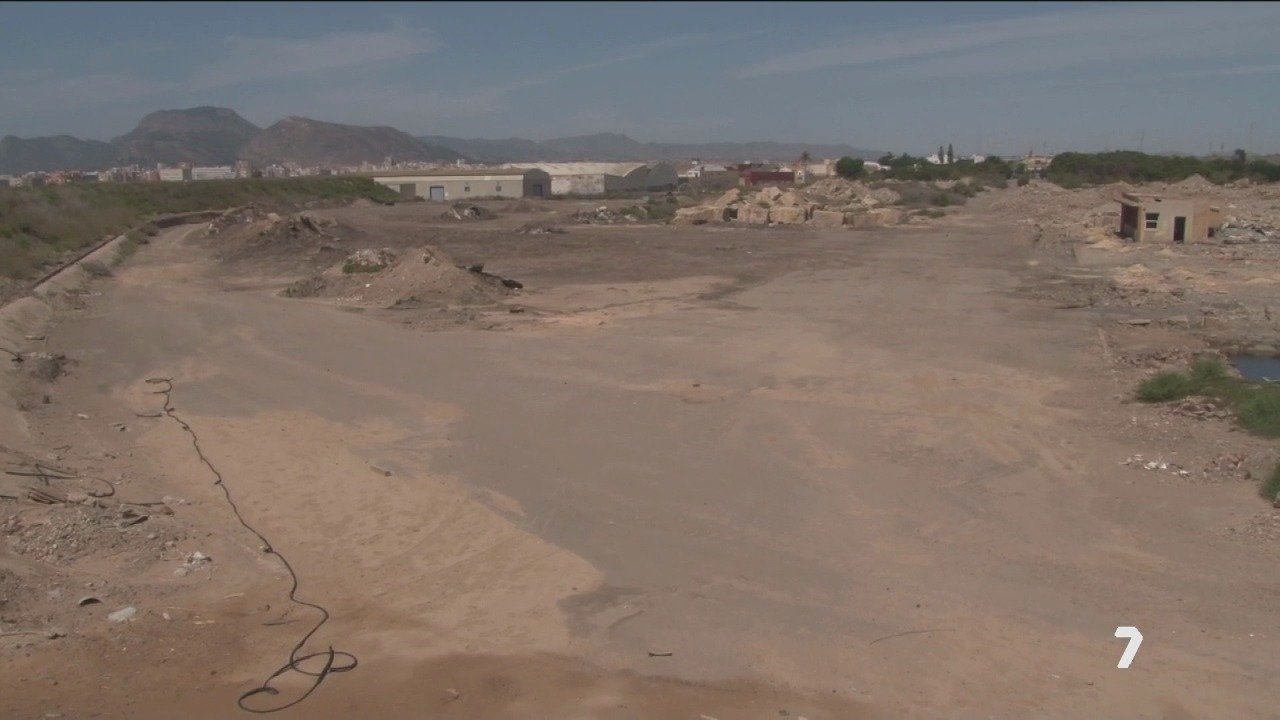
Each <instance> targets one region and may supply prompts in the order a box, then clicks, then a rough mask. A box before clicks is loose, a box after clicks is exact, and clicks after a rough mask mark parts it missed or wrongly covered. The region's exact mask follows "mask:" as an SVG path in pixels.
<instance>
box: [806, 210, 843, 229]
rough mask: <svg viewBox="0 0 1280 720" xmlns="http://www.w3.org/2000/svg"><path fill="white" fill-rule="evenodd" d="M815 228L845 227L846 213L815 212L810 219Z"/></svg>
mask: <svg viewBox="0 0 1280 720" xmlns="http://www.w3.org/2000/svg"><path fill="white" fill-rule="evenodd" d="M809 222H811V223H813V225H814V227H822V228H837V227H843V226H844V213H842V212H837V211H835V210H814V211H813V215H811V216H810V217H809Z"/></svg>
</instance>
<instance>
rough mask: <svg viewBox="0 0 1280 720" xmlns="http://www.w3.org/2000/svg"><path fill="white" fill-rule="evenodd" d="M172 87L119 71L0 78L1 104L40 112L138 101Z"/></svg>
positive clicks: (20, 75) (35, 74)
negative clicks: (58, 76)
mask: <svg viewBox="0 0 1280 720" xmlns="http://www.w3.org/2000/svg"><path fill="white" fill-rule="evenodd" d="M173 88H174V85H173V84H172V83H168V82H162V81H155V80H147V79H144V78H139V77H135V76H132V75H125V74H118V73H92V74H89V75H78V76H74V77H66V78H57V77H52V76H50V75H49V74H48V73H13V74H12V75H10V76H8V77H6V78H3V79H0V104H3V105H6V106H10V107H19V106H22V107H32V108H39V109H40V110H41V111H47V110H67V109H71V108H77V107H82V106H92V105H99V104H103V103H113V102H122V101H129V100H137V99H141V98H144V97H149V96H151V95H156V94H158V93H162V92H165V91H167V90H171V89H173ZM19 101H21V105H19Z"/></svg>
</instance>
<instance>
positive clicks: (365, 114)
mask: <svg viewBox="0 0 1280 720" xmlns="http://www.w3.org/2000/svg"><path fill="white" fill-rule="evenodd" d="M1277 37H1280V3H1272V4H1219V3H1203V4H1200V3H1175V4H1160V3H1141V4H1125V3H1106V4H1101V3H1026V4H1023V3H919V4H906V3H868V4H859V3H850V4H834V3H829V4H803V3H699V4H692V3H690V4H684V3H682V4H663V3H636V4H627V3H547V4H531V3H528V4H501V3H474V4H471V3H441V4H432V3H413V4H410V3H404V4H400V3H387V4H379V3H358V4H356V3H352V4H345V3H313V4H307V5H302V4H298V5H287V4H274V3H226V4H215V3H205V4H200V3H190V4H188V3H163V4H162V3H145V4H144V3H138V4H133V3H100V4H84V5H80V4H72V3H50V4H39V3H23V4H16V3H3V4H0V135H5V134H13V135H18V136H21V137H31V136H38V135H57V134H71V135H75V136H77V137H85V138H95V139H104V140H105V139H110V138H111V137H114V136H117V135H120V134H123V133H125V132H127V131H128V130H129V129H131V128H132V127H133V126H134V125H135V124H136V123H137V121H138V119H140V118H141V117H142V116H143V115H145V114H146V113H148V112H151V111H153V110H159V109H170V108H181V107H192V106H196V105H218V106H223V107H230V108H233V109H235V110H236V111H237V112H239V113H240V114H241V115H243V116H244V117H245V118H247V119H248V120H250V121H252V122H254V123H257V124H259V125H263V126H265V125H269V124H271V123H273V122H275V121H277V120H280V119H281V118H283V117H286V116H289V115H303V116H306V117H312V118H315V119H319V120H327V121H332V122H342V123H353V124H361V125H391V126H393V127H397V128H399V129H401V130H404V131H406V132H409V133H412V134H415V135H421V134H438V135H456V136H462V137H490V138H506V137H527V138H532V139H535V140H544V139H547V138H552V137H562V136H566V135H575V134H586V133H596V132H619V133H625V134H627V135H630V136H632V137H634V138H636V139H638V140H644V141H659V142H713V141H747V140H778V141H788V142H813V143H849V144H852V145H855V146H857V147H861V148H868V149H874V150H886V151H893V152H899V153H900V152H911V153H913V154H926V153H928V152H932V151H935V150H936V149H937V147H938V146H939V145H942V144H952V145H954V147H955V148H956V152H957V154H967V153H970V152H983V153H1000V154H1014V153H1025V152H1027V151H1029V150H1031V149H1033V148H1034V149H1035V150H1036V151H1040V150H1048V151H1050V152H1060V151H1063V150H1080V151H1097V150H1107V149H1143V150H1146V151H1148V152H1182V153H1195V154H1202V153H1205V152H1208V151H1210V150H1211V149H1212V150H1215V151H1216V150H1217V149H1218V148H1219V147H1220V146H1222V147H1225V149H1226V150H1227V151H1228V152H1230V151H1231V150H1232V149H1234V148H1236V147H1243V148H1245V149H1247V150H1249V151H1250V152H1252V153H1262V152H1276V151H1280V122H1277V118H1278V117H1280V112H1278V111H1280V43H1277V42H1276V40H1275V39H1276V38H1277Z"/></svg>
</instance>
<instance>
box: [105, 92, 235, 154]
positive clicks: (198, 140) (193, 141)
mask: <svg viewBox="0 0 1280 720" xmlns="http://www.w3.org/2000/svg"><path fill="white" fill-rule="evenodd" d="M259 132H260V129H259V128H258V126H257V125H254V124H253V123H251V122H249V121H248V120H245V119H244V118H242V117H240V116H239V115H237V114H236V111H234V110H231V109H229V108H219V107H208V106H205V107H196V108H188V109H185V110H160V111H157V112H153V113H151V114H150V115H147V116H146V117H144V118H142V121H141V122H139V123H138V126H137V127H136V128H134V129H133V130H132V131H131V132H129V134H127V135H123V136H121V137H118V138H116V139H115V140H114V141H113V142H114V143H115V145H116V146H117V147H118V148H119V155H120V158H121V160H122V161H123V162H125V163H126V164H128V163H137V164H139V165H152V164H155V163H165V164H175V163H183V162H189V163H194V164H196V165H230V164H231V163H233V162H235V161H236V158H237V156H238V155H239V153H240V151H241V149H243V148H244V146H245V144H246V143H248V142H249V141H250V140H252V139H253V138H254V136H256V135H257V134H258V133H259Z"/></svg>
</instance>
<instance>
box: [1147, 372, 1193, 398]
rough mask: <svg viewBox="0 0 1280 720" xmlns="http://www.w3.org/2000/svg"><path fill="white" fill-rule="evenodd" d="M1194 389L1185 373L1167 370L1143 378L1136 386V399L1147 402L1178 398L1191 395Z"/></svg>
mask: <svg viewBox="0 0 1280 720" xmlns="http://www.w3.org/2000/svg"><path fill="white" fill-rule="evenodd" d="M1194 389H1195V388H1194V386H1193V385H1192V384H1191V380H1190V379H1189V378H1188V377H1187V376H1186V375H1183V374H1182V373H1179V372H1173V371H1171V370H1168V371H1165V372H1160V373H1156V374H1155V375H1152V376H1151V377H1149V378H1147V379H1146V380H1143V381H1142V384H1141V385H1139V386H1138V399H1139V400H1141V401H1143V402H1149V403H1157V402H1168V401H1170V400H1180V399H1182V398H1184V397H1187V396H1188V395H1191V394H1192V391H1193V390H1194Z"/></svg>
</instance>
